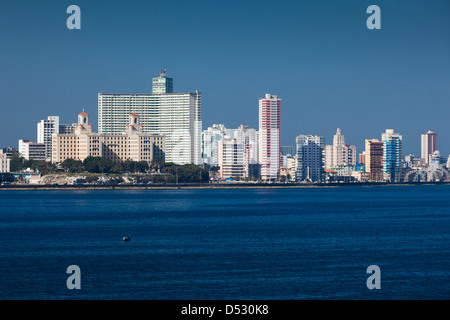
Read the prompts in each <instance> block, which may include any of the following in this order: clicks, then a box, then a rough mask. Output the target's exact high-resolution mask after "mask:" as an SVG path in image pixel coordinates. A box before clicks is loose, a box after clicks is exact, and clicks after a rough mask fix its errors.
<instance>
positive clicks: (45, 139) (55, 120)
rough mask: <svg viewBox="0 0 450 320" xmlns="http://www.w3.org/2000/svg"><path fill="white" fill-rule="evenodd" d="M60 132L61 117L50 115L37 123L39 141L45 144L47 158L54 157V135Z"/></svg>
mask: <svg viewBox="0 0 450 320" xmlns="http://www.w3.org/2000/svg"><path fill="white" fill-rule="evenodd" d="M54 133H59V117H58V116H49V117H47V119H44V120H41V121H40V122H38V124H37V143H43V144H45V159H46V160H49V161H50V160H51V159H52V135H53V134H54Z"/></svg>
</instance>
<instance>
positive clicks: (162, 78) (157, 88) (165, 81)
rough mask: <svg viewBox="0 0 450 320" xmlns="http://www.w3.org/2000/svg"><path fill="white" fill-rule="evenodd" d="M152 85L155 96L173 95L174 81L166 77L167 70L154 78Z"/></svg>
mask: <svg viewBox="0 0 450 320" xmlns="http://www.w3.org/2000/svg"><path fill="white" fill-rule="evenodd" d="M152 84H153V87H152V93H153V94H164V93H173V79H172V78H167V77H166V70H165V69H164V70H162V71H161V72H160V73H159V77H156V78H153V81H152Z"/></svg>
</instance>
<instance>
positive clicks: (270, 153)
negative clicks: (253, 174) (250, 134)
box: [259, 94, 281, 181]
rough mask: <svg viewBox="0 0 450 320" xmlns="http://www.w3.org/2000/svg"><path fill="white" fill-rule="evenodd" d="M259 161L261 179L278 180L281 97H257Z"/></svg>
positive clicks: (267, 95) (269, 95)
mask: <svg viewBox="0 0 450 320" xmlns="http://www.w3.org/2000/svg"><path fill="white" fill-rule="evenodd" d="M259 162H260V164H261V179H262V180H266V181H268V180H278V178H279V177H280V167H281V99H278V98H277V96H275V95H271V94H266V96H265V98H262V99H259Z"/></svg>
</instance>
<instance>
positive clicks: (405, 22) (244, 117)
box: [0, 0, 450, 156]
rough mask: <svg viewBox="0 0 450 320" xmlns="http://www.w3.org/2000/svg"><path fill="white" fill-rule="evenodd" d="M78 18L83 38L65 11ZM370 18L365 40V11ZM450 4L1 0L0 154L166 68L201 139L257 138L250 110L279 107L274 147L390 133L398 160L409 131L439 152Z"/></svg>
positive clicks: (445, 130)
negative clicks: (43, 126)
mask: <svg viewBox="0 0 450 320" xmlns="http://www.w3.org/2000/svg"><path fill="white" fill-rule="evenodd" d="M71 4H76V5H78V6H80V8H81V30H68V29H67V28H66V20H67V18H68V16H69V15H68V14H66V8H67V7H68V6H69V5H71ZM371 4H376V5H378V6H379V7H380V8H381V19H382V29H381V30H368V29H367V27H366V19H367V18H368V16H369V15H368V14H366V9H367V7H368V6H369V5H371ZM449 39H450V1H448V0H442V1H440V0H428V1H426V0H396V1H392V0H389V1H385V0H371V1H365V0H346V1H337V0H329V1H324V0H305V1H301V0H296V1H263V0H260V1H245V0H240V1H235V0H229V1H216V0H192V1H180V0H164V1H152V0H147V1H123V0H119V1H104V0H96V1H83V0H71V1H63V0H47V1H39V2H38V1H33V2H30V1H24V0H14V1H11V0H2V2H1V4H0V66H1V69H0V95H1V97H2V99H1V100H0V110H1V113H0V114H1V115H0V120H1V125H0V147H5V146H15V147H17V140H18V139H22V138H25V139H31V140H36V123H37V122H38V121H39V120H40V119H44V118H46V117H47V116H48V115H59V116H60V117H61V121H62V122H63V123H71V122H75V121H76V115H77V114H78V113H79V112H80V111H81V110H82V109H83V108H84V109H85V110H86V111H87V112H88V113H89V114H90V115H91V121H92V123H93V124H94V129H95V130H96V129H97V94H98V93H99V92H108V93H111V92H120V93H144V92H151V78H152V77H154V76H157V75H158V73H159V71H160V70H161V69H163V68H167V72H168V76H170V77H173V78H174V91H175V92H190V91H194V90H199V91H201V92H202V94H203V104H202V107H203V113H202V115H203V127H204V129H205V128H206V127H208V126H211V125H212V124H213V123H224V124H225V125H227V126H228V127H238V126H239V124H241V123H245V124H248V125H249V126H251V127H254V128H257V126H258V98H260V97H263V96H264V94H265V93H271V94H276V95H278V96H279V97H280V98H281V99H282V144H283V145H294V143H295V137H296V136H297V135H298V134H319V135H323V136H325V138H326V143H327V144H331V142H332V136H333V134H334V133H335V132H336V128H337V127H340V128H341V129H342V132H343V134H344V135H345V137H346V142H347V143H349V144H356V146H357V148H358V150H357V151H358V153H359V152H361V151H362V148H363V145H364V139H366V138H381V133H382V132H383V131H384V130H385V129H387V128H393V129H395V130H396V131H397V132H399V133H401V134H403V140H404V152H403V153H404V154H409V153H414V154H416V155H419V154H420V133H422V132H426V131H427V130H434V131H435V132H437V133H438V148H439V149H440V150H441V153H442V154H443V155H445V156H448V154H449V153H450V140H449V137H450V126H449V125H448V123H449V119H450V110H449V101H450V41H449Z"/></svg>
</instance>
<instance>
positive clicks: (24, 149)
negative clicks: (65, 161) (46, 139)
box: [19, 139, 47, 161]
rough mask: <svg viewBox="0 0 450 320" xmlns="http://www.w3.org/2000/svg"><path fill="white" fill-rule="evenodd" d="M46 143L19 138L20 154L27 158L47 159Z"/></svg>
mask: <svg viewBox="0 0 450 320" xmlns="http://www.w3.org/2000/svg"><path fill="white" fill-rule="evenodd" d="M46 150H47V148H46V145H45V144H44V143H36V142H33V141H30V140H25V139H21V140H19V154H20V155H21V156H22V157H24V158H25V160H38V161H43V160H46Z"/></svg>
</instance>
